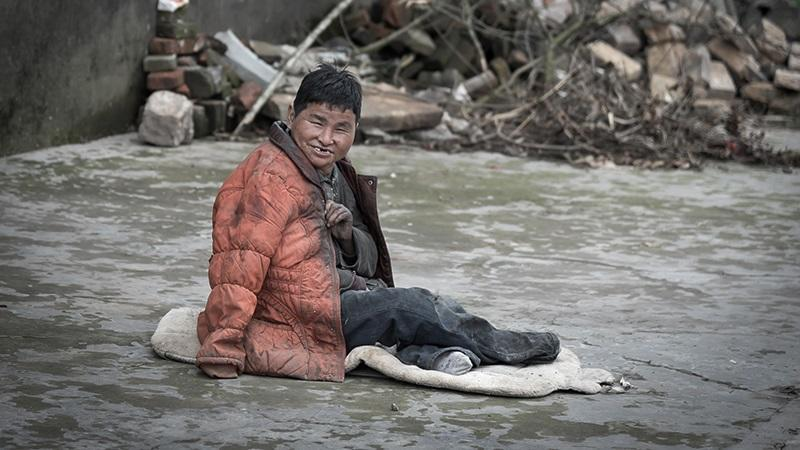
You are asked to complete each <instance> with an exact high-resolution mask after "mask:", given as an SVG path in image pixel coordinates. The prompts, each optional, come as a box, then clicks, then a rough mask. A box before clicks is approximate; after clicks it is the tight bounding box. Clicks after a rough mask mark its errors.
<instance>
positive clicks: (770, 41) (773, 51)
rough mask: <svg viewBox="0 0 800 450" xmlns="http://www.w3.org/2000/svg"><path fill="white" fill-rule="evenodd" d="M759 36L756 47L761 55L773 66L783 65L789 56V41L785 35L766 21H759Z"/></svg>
mask: <svg viewBox="0 0 800 450" xmlns="http://www.w3.org/2000/svg"><path fill="white" fill-rule="evenodd" d="M761 27H762V30H761V36H760V38H759V39H757V40H756V47H758V49H759V50H761V54H762V55H764V56H766V57H767V58H769V60H770V61H772V62H774V63H775V64H783V63H785V62H786V58H787V57H788V56H789V41H787V40H786V34H785V33H784V32H783V30H781V29H780V27H778V26H777V25H775V24H774V23H772V22H771V21H769V20H767V19H762V20H761Z"/></svg>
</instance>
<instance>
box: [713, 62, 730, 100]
mask: <svg viewBox="0 0 800 450" xmlns="http://www.w3.org/2000/svg"><path fill="white" fill-rule="evenodd" d="M708 97H709V98H716V99H728V100H729V99H732V98H734V97H736V84H734V82H733V78H731V74H730V73H729V72H728V69H727V68H726V67H725V64H722V63H721V62H717V61H713V62H712V63H711V78H710V80H709V83H708Z"/></svg>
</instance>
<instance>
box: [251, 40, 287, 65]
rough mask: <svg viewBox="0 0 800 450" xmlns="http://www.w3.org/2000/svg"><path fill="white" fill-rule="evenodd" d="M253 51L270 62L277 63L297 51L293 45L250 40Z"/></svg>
mask: <svg viewBox="0 0 800 450" xmlns="http://www.w3.org/2000/svg"><path fill="white" fill-rule="evenodd" d="M250 47H251V48H252V49H253V51H254V52H255V53H256V55H258V56H259V57H261V59H263V60H264V61H266V62H268V63H276V62H280V61H283V60H285V59H288V58H289V57H290V56H292V53H294V51H295V49H296V48H295V47H294V46H292V45H275V44H272V43H269V42H264V41H256V40H253V39H251V40H250Z"/></svg>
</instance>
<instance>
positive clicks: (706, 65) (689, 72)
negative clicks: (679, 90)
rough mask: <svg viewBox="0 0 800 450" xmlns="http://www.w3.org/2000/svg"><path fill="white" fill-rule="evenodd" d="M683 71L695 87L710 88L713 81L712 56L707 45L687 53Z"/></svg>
mask: <svg viewBox="0 0 800 450" xmlns="http://www.w3.org/2000/svg"><path fill="white" fill-rule="evenodd" d="M683 71H684V74H685V75H686V76H687V77H689V78H690V79H691V80H692V82H693V83H694V85H695V86H700V87H708V84H709V82H710V81H711V54H710V53H709V52H708V48H706V46H705V45H698V46H697V47H693V48H691V49H689V50H688V51H687V52H686V57H685V58H684V60H683Z"/></svg>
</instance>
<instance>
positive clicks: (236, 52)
mask: <svg viewBox="0 0 800 450" xmlns="http://www.w3.org/2000/svg"><path fill="white" fill-rule="evenodd" d="M214 38H216V39H218V40H219V41H222V43H223V44H225V45H226V46H227V47H228V49H227V50H226V51H225V59H226V60H227V61H229V62H230V65H231V66H232V67H233V69H234V71H235V72H236V74H237V75H238V76H239V77H240V78H241V79H243V80H247V81H255V82H257V83H259V84H261V85H262V86H263V87H264V88H266V87H267V86H268V85H269V83H270V81H272V79H273V78H275V76H276V75H277V74H278V71H277V70H275V69H274V68H273V67H272V66H270V65H269V64H267V63H265V62H264V61H262V60H261V59H260V58H259V57H258V55H256V54H255V53H253V52H252V51H250V49H249V48H247V47H245V45H244V44H242V41H240V40H239V38H238V37H236V35H235V34H234V33H233V31H231V30H228V31H224V32H222V31H220V32H219V33H217V34H215V35H214ZM209 56H210V54H209Z"/></svg>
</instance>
